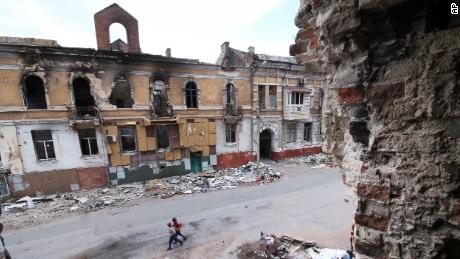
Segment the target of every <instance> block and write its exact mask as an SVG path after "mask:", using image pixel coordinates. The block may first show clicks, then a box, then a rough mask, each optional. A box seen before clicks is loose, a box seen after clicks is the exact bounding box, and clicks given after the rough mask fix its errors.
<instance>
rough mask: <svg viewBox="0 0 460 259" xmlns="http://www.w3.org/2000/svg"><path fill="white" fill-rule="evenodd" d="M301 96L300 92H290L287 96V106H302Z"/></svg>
mask: <svg viewBox="0 0 460 259" xmlns="http://www.w3.org/2000/svg"><path fill="white" fill-rule="evenodd" d="M303 94H304V93H302V92H291V94H290V95H288V104H293V105H302V104H303Z"/></svg>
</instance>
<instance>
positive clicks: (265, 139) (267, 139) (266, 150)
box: [259, 129, 272, 159]
mask: <svg viewBox="0 0 460 259" xmlns="http://www.w3.org/2000/svg"><path fill="white" fill-rule="evenodd" d="M259 145H260V146H259V154H260V158H269V159H270V158H271V154H270V153H271V149H272V133H271V132H270V130H268V129H265V130H263V131H262V132H261V133H260V136H259Z"/></svg>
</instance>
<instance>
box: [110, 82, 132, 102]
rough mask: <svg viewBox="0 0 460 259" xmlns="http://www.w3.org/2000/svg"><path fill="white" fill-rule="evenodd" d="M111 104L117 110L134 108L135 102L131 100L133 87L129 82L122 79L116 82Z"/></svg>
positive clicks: (111, 95)
mask: <svg viewBox="0 0 460 259" xmlns="http://www.w3.org/2000/svg"><path fill="white" fill-rule="evenodd" d="M114 84H115V85H114V87H113V89H112V93H111V94H110V97H109V102H110V103H111V104H113V105H115V106H117V108H132V106H133V104H134V101H133V99H132V98H131V86H130V83H129V81H128V80H126V79H124V78H120V79H117V80H115V82H114Z"/></svg>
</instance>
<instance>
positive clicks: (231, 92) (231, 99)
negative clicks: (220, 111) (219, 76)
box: [225, 84, 235, 104]
mask: <svg viewBox="0 0 460 259" xmlns="http://www.w3.org/2000/svg"><path fill="white" fill-rule="evenodd" d="M225 93H226V95H227V104H235V86H234V85H233V84H227V86H226V87H225Z"/></svg>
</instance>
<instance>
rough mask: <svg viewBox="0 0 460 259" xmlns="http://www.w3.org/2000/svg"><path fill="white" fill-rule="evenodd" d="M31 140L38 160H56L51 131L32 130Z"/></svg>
mask: <svg viewBox="0 0 460 259" xmlns="http://www.w3.org/2000/svg"><path fill="white" fill-rule="evenodd" d="M32 140H33V142H34V146H35V153H36V155H37V159H38V160H49V159H55V158H56V154H55V153H54V144H53V136H52V135H51V130H32Z"/></svg>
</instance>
